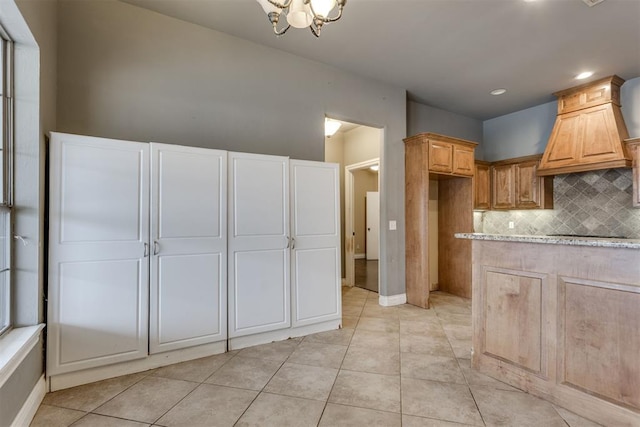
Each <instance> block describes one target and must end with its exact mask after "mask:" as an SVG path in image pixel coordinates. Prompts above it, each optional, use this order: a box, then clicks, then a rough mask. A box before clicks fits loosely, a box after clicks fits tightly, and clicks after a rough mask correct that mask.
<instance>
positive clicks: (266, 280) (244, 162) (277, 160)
mask: <svg viewBox="0 0 640 427" xmlns="http://www.w3.org/2000/svg"><path fill="white" fill-rule="evenodd" d="M289 238H290V236H289V160H288V159H287V158H286V157H278V156H265V155H259V154H245V153H229V241H228V243H229V270H228V271H229V280H228V283H229V292H228V293H229V302H228V307H229V337H230V338H234V337H239V336H244V335H251V334H255V333H260V332H267V331H272V330H277V329H284V328H288V327H289V326H291V316H290V289H289V283H290V278H289V274H290V273H289V265H290V261H289V256H290V255H289V242H290V239H289Z"/></svg>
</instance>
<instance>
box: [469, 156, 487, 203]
mask: <svg viewBox="0 0 640 427" xmlns="http://www.w3.org/2000/svg"><path fill="white" fill-rule="evenodd" d="M475 163H476V164H475V168H476V170H475V173H474V175H473V209H476V210H488V209H491V163H489V162H483V161H482V160H476V162H475Z"/></svg>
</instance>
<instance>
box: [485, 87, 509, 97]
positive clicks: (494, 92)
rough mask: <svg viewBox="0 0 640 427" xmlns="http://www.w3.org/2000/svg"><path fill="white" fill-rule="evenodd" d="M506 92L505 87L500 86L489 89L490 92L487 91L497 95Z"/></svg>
mask: <svg viewBox="0 0 640 427" xmlns="http://www.w3.org/2000/svg"><path fill="white" fill-rule="evenodd" d="M506 92H507V90H506V89H502V88H501V89H494V90H492V91H491V92H489V93H490V94H491V95H495V96H498V95H502V94H503V93H506Z"/></svg>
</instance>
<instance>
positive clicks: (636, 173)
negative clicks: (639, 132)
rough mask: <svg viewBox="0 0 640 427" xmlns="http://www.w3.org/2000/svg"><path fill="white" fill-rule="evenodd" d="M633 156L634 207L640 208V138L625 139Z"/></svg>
mask: <svg viewBox="0 0 640 427" xmlns="http://www.w3.org/2000/svg"><path fill="white" fill-rule="evenodd" d="M625 143H626V145H627V149H628V150H629V154H630V155H631V157H632V158H633V207H634V208H640V138H632V139H627V140H626V141H625Z"/></svg>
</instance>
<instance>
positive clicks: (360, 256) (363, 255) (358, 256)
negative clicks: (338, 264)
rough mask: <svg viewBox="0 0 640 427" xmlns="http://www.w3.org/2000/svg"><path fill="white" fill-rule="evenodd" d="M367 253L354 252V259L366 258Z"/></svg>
mask: <svg viewBox="0 0 640 427" xmlns="http://www.w3.org/2000/svg"><path fill="white" fill-rule="evenodd" d="M366 258H367V254H353V259H366Z"/></svg>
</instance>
